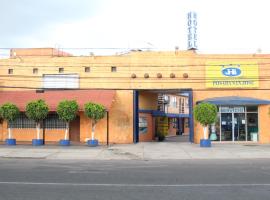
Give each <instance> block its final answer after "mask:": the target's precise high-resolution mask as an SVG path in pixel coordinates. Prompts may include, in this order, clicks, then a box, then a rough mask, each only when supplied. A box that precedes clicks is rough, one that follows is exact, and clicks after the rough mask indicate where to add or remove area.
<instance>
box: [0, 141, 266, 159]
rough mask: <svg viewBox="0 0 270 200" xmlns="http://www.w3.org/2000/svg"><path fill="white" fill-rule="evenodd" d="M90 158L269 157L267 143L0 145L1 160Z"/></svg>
mask: <svg viewBox="0 0 270 200" xmlns="http://www.w3.org/2000/svg"><path fill="white" fill-rule="evenodd" d="M5 158H25V159H27V158H28V159H89V160H133V159H137V160H160V159H176V160H177V159H256V158H270V145H261V144H219V143H215V144H213V147H211V148H200V147H199V145H198V144H190V143H177V142H173V143H172V142H142V143H138V144H123V145H112V146H110V147H107V146H99V147H88V146H86V145H85V146H84V145H79V146H69V147H61V146H57V145H46V146H40V147H33V146H31V145H17V146H6V145H0V159H5Z"/></svg>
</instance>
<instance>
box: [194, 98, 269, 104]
mask: <svg viewBox="0 0 270 200" xmlns="http://www.w3.org/2000/svg"><path fill="white" fill-rule="evenodd" d="M202 102H208V103H212V104H215V105H265V104H270V101H269V100H264V99H257V98H251V97H239V96H227V97H214V98H209V99H204V100H202V101H198V102H197V104H198V103H202Z"/></svg>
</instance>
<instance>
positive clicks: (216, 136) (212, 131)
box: [209, 113, 220, 141]
mask: <svg viewBox="0 0 270 200" xmlns="http://www.w3.org/2000/svg"><path fill="white" fill-rule="evenodd" d="M209 138H210V140H212V141H220V113H218V115H217V119H216V123H214V124H213V125H211V126H210V127H209Z"/></svg>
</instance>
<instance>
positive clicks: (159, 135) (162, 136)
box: [157, 131, 165, 142]
mask: <svg viewBox="0 0 270 200" xmlns="http://www.w3.org/2000/svg"><path fill="white" fill-rule="evenodd" d="M157 138H158V141H159V142H162V141H164V140H165V134H164V133H163V132H160V131H159V132H157Z"/></svg>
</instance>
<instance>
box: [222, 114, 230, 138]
mask: <svg viewBox="0 0 270 200" xmlns="http://www.w3.org/2000/svg"><path fill="white" fill-rule="evenodd" d="M221 141H232V113H221Z"/></svg>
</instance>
